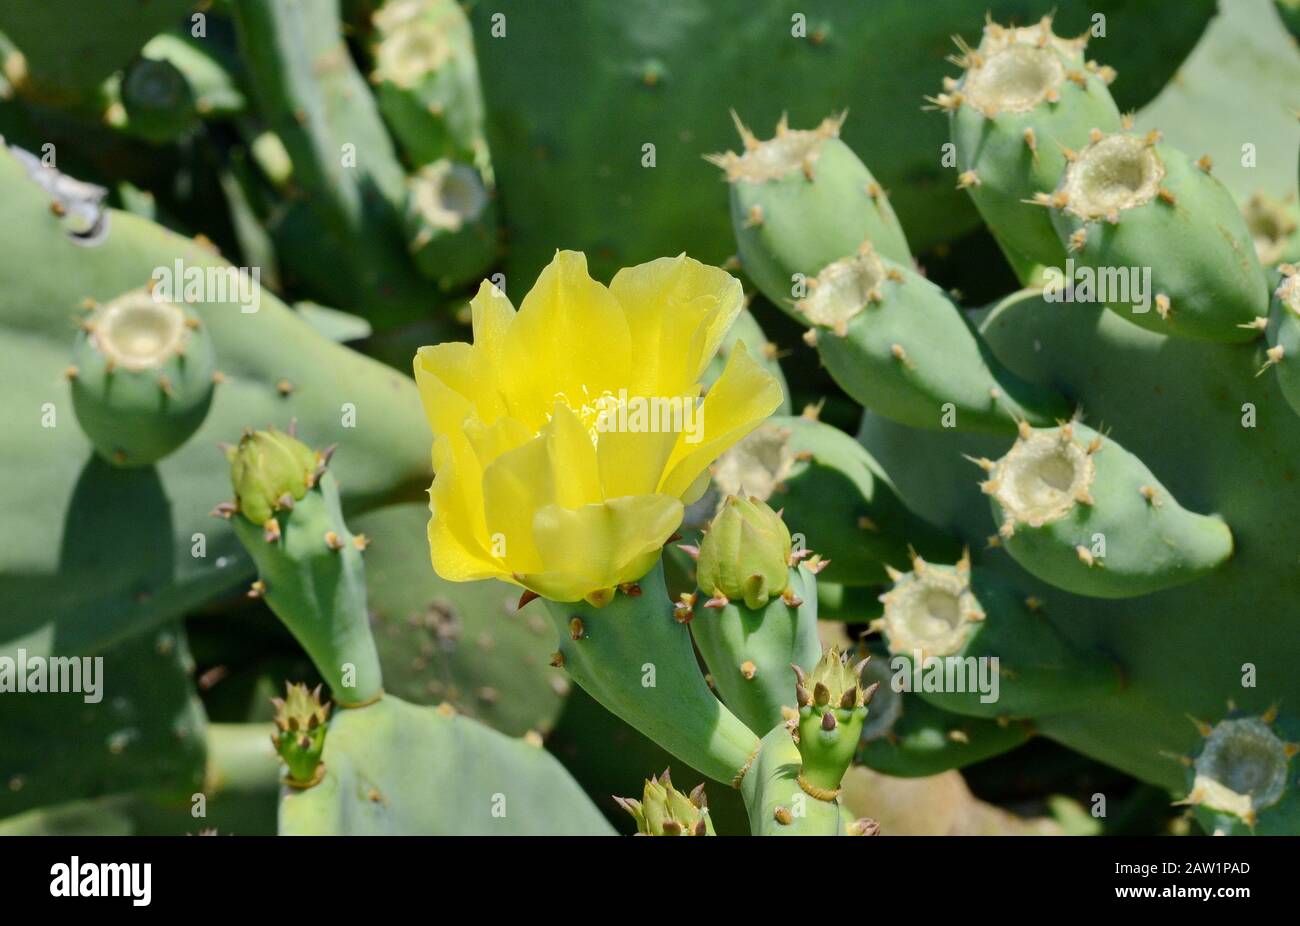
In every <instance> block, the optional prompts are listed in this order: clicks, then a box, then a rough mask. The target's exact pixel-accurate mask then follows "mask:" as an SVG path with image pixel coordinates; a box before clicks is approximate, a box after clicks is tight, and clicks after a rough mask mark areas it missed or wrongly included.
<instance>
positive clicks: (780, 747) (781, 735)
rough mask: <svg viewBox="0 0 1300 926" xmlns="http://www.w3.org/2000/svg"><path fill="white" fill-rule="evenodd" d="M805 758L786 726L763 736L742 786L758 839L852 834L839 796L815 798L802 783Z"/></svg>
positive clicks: (742, 792)
mask: <svg viewBox="0 0 1300 926" xmlns="http://www.w3.org/2000/svg"><path fill="white" fill-rule="evenodd" d="M802 763H803V759H802V757H801V756H800V754H799V747H798V746H796V745H795V742H794V739H793V738H792V737H791V735H790V731H789V730H788V729H787V728H786V726H785V725H784V724H781V725H780V726H777V727H774V728H773V729H772V730H771V732H769V733H768V734H767V735H766V736H764V737H763V741H762V744H761V745H760V747H759V750H758V755H757V756H756V758H755V759H754V764H753V767H752V768H751V769H750V771H749V774H747V775H746V776H745V780H744V781H743V782H742V783H741V794H742V795H743V796H744V798H745V808H746V810H747V812H748V814H749V831H750V833H751V834H753V835H755V836H844V835H849V833H850V831H849V829H848V827H849V824H850V821H849V820H847V819H846V817H845V815H844V813H843V811H842V808H841V807H840V801H839V798H838V797H830V798H829V799H827V800H822V799H819V798H816V797H812V796H811V795H809V794H808V792H807V791H805V790H804V789H803V788H802V787H801V786H800V783H799V778H800V774H801V773H800V768H801V767H802ZM854 834H855V835H856V833H854Z"/></svg>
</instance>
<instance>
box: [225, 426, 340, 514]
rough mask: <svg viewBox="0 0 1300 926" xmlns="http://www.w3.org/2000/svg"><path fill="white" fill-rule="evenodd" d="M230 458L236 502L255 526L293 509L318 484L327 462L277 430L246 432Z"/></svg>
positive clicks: (300, 442)
mask: <svg viewBox="0 0 1300 926" xmlns="http://www.w3.org/2000/svg"><path fill="white" fill-rule="evenodd" d="M226 458H227V459H228V460H229V461H230V482H231V484H232V485H233V486H234V488H235V502H236V504H237V505H238V507H239V510H240V511H241V512H242V513H243V515H244V517H246V518H248V520H250V521H252V522H253V523H254V524H265V523H266V522H267V521H268V520H270V518H271V516H272V515H273V514H274V513H275V512H276V511H279V510H280V509H282V508H292V507H293V503H294V502H296V501H299V500H300V499H301V498H302V497H303V496H304V495H306V494H307V490H308V489H310V488H311V487H312V486H314V485H315V484H316V479H317V477H318V476H319V470H320V468H321V467H322V466H323V465H324V462H325V455H324V454H320V453H317V452H316V451H314V450H312V449H311V448H310V447H308V446H307V445H306V444H304V443H303V442H302V441H300V440H298V439H297V438H295V437H294V436H293V435H292V434H286V433H284V432H283V431H277V430H276V429H275V428H271V429H269V430H266V431H251V430H250V431H245V432H244V436H243V437H241V438H240V439H239V446H238V447H231V448H229V449H228V450H227V451H226Z"/></svg>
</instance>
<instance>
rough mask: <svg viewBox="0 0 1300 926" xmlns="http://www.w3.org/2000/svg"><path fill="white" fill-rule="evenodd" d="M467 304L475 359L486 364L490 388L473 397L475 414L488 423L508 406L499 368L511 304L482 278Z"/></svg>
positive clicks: (511, 319)
mask: <svg viewBox="0 0 1300 926" xmlns="http://www.w3.org/2000/svg"><path fill="white" fill-rule="evenodd" d="M469 308H470V317H471V319H472V322H473V330H474V353H475V362H476V363H479V364H482V365H483V366H484V367H485V368H486V374H485V379H486V380H487V381H488V383H490V390H485V392H486V394H485V395H483V396H481V397H478V398H477V399H476V401H475V406H476V407H477V409H478V413H479V417H480V418H482V419H483V421H484V422H486V423H488V424H490V423H492V422H493V421H495V420H496V418H497V416H498V415H502V414H506V413H508V410H509V409H508V402H507V397H506V395H505V393H504V384H503V381H502V370H503V369H504V357H503V355H504V351H505V340H506V332H507V331H509V330H510V326H511V324H512V323H513V322H514V319H515V307H514V306H513V305H511V304H510V300H509V299H508V298H506V294H505V293H503V292H501V290H499V289H497V288H496V287H495V286H493V285H492V284H491V283H489V282H487V281H486V280H484V281H483V282H482V283H481V284H479V288H478V292H477V293H476V294H475V296H474V298H473V299H471V300H470V303H469Z"/></svg>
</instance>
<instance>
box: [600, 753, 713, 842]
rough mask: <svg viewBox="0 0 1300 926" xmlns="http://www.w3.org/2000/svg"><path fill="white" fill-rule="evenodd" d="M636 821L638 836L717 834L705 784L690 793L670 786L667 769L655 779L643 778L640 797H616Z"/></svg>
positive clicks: (670, 780)
mask: <svg viewBox="0 0 1300 926" xmlns="http://www.w3.org/2000/svg"><path fill="white" fill-rule="evenodd" d="M614 800H615V801H616V802H617V803H618V806H620V807H622V808H623V809H624V810H626V811H627V812H628V813H630V814H631V815H632V818H633V819H634V820H636V832H637V835H638V836H716V835H717V833H715V832H714V831H713V820H712V819H710V818H709V803H708V799H707V798H706V797H705V795H704V783H703V782H701V783H700V784H698V785H696V786H695V787H694V788H693V789H692V790H691V792H690V793H689V794H683V793H682V792H681V791H678V790H677V789H676V788H675V787H673V781H672V777H671V776H670V775H669V770H668V769H664V771H663V774H662V775H660V776H659V777H658V778H655V777H654V776H651V777H650V778H647V779H646V782H645V788H644V790H643V791H642V794H641V799H640V800H637V799H636V798H631V797H615V798H614Z"/></svg>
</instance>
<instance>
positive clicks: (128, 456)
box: [68, 289, 216, 466]
mask: <svg viewBox="0 0 1300 926" xmlns="http://www.w3.org/2000/svg"><path fill="white" fill-rule="evenodd" d="M72 363H73V365H72V367H71V368H69V370H68V377H69V379H70V381H71V386H72V403H73V408H74V409H75V410H76V414H77V421H78V423H79V424H80V425H81V429H82V430H83V431H84V432H85V433H86V436H87V437H88V438H90V442H91V443H92V444H93V445H94V446H95V450H96V451H97V452H98V453H99V455H100V456H102V457H104V459H106V460H108V461H109V462H110V463H113V464H115V465H118V466H144V465H146V464H149V463H154V462H156V461H158V460H161V459H162V458H163V457H165V456H167V454H169V453H171V452H172V451H173V450H175V449H176V448H177V447H179V446H180V445H181V444H183V443H185V441H187V440H188V439H189V438H190V435H192V434H193V433H194V432H195V431H197V430H198V428H199V425H201V424H202V423H203V420H204V419H205V418H206V417H207V414H208V409H209V407H210V406H211V404H212V392H213V388H214V382H213V379H214V374H215V372H216V360H215V356H214V354H213V350H212V342H211V340H210V339H209V337H208V332H207V329H206V328H205V327H204V326H203V324H202V323H200V322H199V320H198V318H197V317H196V316H194V315H191V314H190V313H189V312H188V311H187V310H186V309H185V308H183V307H182V306H180V305H177V304H175V303H172V302H167V301H163V300H157V299H154V297H153V296H152V295H151V294H150V292H149V290H148V289H138V290H132V291H131V292H128V293H125V294H123V295H121V296H119V297H118V298H116V299H114V300H113V301H112V302H109V303H108V304H106V305H102V306H98V307H96V308H95V309H93V310H92V312H91V313H90V315H89V316H88V317H87V318H86V319H85V320H84V321H83V322H82V325H81V333H80V334H79V335H78V337H77V342H76V345H75V346H74V348H73V354H72Z"/></svg>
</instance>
